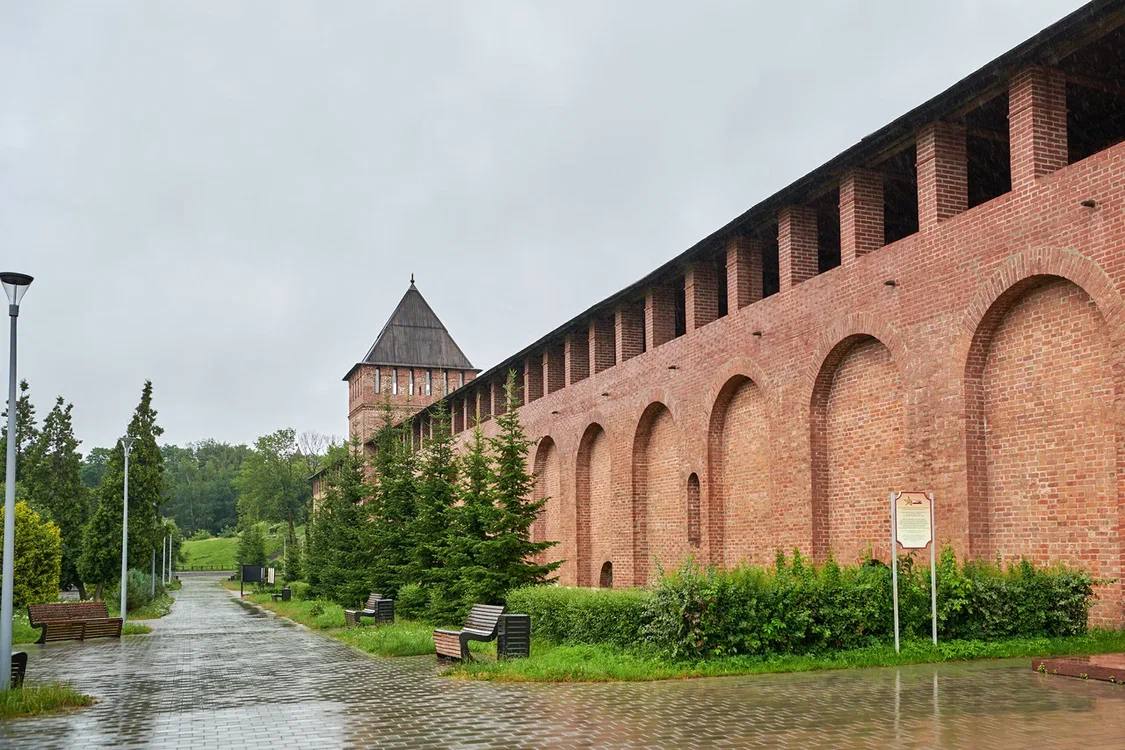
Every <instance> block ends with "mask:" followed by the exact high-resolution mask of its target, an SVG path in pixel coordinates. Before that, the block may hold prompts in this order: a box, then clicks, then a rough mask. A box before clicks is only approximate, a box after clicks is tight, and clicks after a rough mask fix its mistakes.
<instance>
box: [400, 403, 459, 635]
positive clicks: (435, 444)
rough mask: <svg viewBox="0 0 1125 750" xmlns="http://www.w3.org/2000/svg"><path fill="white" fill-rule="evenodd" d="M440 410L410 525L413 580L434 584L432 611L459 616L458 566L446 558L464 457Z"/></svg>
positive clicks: (437, 616)
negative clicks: (459, 458) (458, 456)
mask: <svg viewBox="0 0 1125 750" xmlns="http://www.w3.org/2000/svg"><path fill="white" fill-rule="evenodd" d="M436 413H437V417H436V419H435V421H434V436H433V437H432V438H430V440H429V441H428V442H427V443H426V445H425V447H424V448H423V449H422V451H421V453H420V461H419V469H418V492H417V507H416V508H415V514H414V518H413V522H412V523H411V528H410V543H411V546H412V550H413V555H412V557H413V560H412V561H411V567H410V571H411V573H412V577H411V580H413V581H416V582H417V583H420V584H422V585H423V586H425V587H426V588H427V589H428V590H429V596H430V608H429V615H430V617H431V618H432V619H434V620H436V621H439V622H441V621H450V620H451V619H452V618H454V617H455V615H456V612H457V609H458V605H457V602H456V601H455V599H454V597H455V592H454V589H455V588H456V587H457V583H458V581H457V579H458V571H457V569H456V568H455V567H452V566H450V565H447V564H446V558H447V557H448V552H449V550H450V548H451V546H452V545H453V544H454V541H453V539H452V537H453V536H454V535H455V534H456V527H455V526H454V524H453V519H454V517H455V514H454V511H453V507H454V503H456V501H457V494H458V487H457V468H458V467H457V463H458V462H457V459H456V456H455V454H454V450H453V435H452V432H451V430H450V429H449V421H448V415H447V414H446V413H445V409H444V408H441V407H440V406H439V408H438V409H437V410H436Z"/></svg>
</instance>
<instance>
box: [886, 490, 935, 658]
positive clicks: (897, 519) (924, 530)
mask: <svg viewBox="0 0 1125 750" xmlns="http://www.w3.org/2000/svg"><path fill="white" fill-rule="evenodd" d="M887 499H888V500H889V501H890V504H891V592H892V594H891V599H892V601H893V602H894V614H895V653H898V651H899V635H898V631H899V625H898V547H899V545H901V546H902V548H903V549H925V547H926V546H927V545H929V547H930V618H931V633H932V637H933V641H934V645H935V646H936V645H937V559H936V547H937V544H935V542H934V493H932V492H892V493H890V495H888V496H887Z"/></svg>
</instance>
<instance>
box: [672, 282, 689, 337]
mask: <svg viewBox="0 0 1125 750" xmlns="http://www.w3.org/2000/svg"><path fill="white" fill-rule="evenodd" d="M672 300H673V304H674V305H675V308H676V320H675V323H674V324H673V328H672V338H678V337H680V336H683V335H684V334H685V333H687V287H686V285H685V280H684V277H683V276H680V277H679V278H677V279H675V280H673V281H672Z"/></svg>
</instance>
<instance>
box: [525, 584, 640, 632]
mask: <svg viewBox="0 0 1125 750" xmlns="http://www.w3.org/2000/svg"><path fill="white" fill-rule="evenodd" d="M651 601H652V593H651V592H649V591H645V590H642V589H580V588H564V587H561V586H526V587H523V588H518V589H515V590H513V591H510V592H508V596H507V610H508V611H509V612H519V613H522V614H527V615H531V626H532V629H533V632H534V633H535V634H536V635H542V636H544V637H546V638H549V639H550V640H552V641H555V642H556V643H611V644H614V645H617V646H632V645H636V643H637V641H638V640H639V639H640V637H641V633H642V632H643V631H644V628H645V625H646V623H647V617H648V614H647V612H648V609H649V606H650V603H651Z"/></svg>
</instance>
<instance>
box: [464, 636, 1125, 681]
mask: <svg viewBox="0 0 1125 750" xmlns="http://www.w3.org/2000/svg"><path fill="white" fill-rule="evenodd" d="M1123 650H1125V631H1106V630H1095V631H1091V632H1090V633H1089V634H1087V635H1084V636H1074V637H1069V638H1008V639H1004V640H999V641H946V642H942V643H939V644H938V645H937V646H936V647H935V646H933V645H932V644H931V643H930V642H929V641H927V640H910V641H905V642H904V643H903V646H902V651H901V652H900V653H895V650H894V646H891V645H877V646H871V647H868V648H862V649H855V650H849V651H838V652H833V653H827V654H806V655H783V656H769V657H759V656H731V657H722V658H714V659H704V660H699V661H674V660H669V659H665V658H662V657H661V656H659V655H658V654H655V653H651V652H648V651H645V650H644V649H641V648H630V649H623V648H619V647H616V646H609V645H569V644H555V643H550V642H547V641H545V640H544V639H542V638H540V639H536V640H534V641H533V642H532V656H531V657H530V658H528V659H508V660H504V661H497V660H495V659H489V660H478V661H475V662H470V663H467V664H462V665H458V666H456V667H453V668H452V669H451V670H449V672H448V673H449V674H451V675H452V676H455V677H463V678H469V679H477V680H497V681H506V682H611V681H644V680H666V679H679V678H686V677H718V676H726V675H746V674H764V673H770V672H808V671H813V670H827V669H856V668H863V667H891V666H901V665H906V664H929V663H937V662H948V661H968V660H972V659H1002V658H1010V657H1032V656H1048V655H1050V656H1066V655H1070V654H1096V653H1107V652H1112V651H1123Z"/></svg>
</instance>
